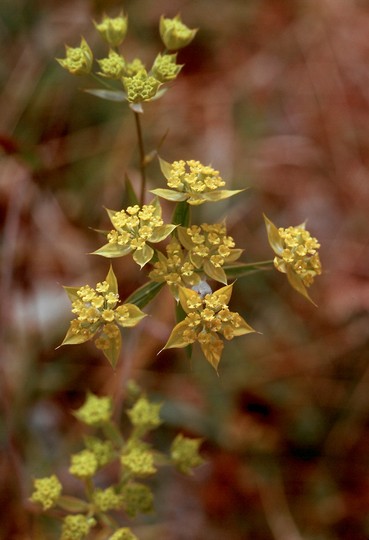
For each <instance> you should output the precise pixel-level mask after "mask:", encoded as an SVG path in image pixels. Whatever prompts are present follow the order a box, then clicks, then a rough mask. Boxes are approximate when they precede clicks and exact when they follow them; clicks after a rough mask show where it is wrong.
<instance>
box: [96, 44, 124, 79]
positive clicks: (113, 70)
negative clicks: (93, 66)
mask: <svg viewBox="0 0 369 540" xmlns="http://www.w3.org/2000/svg"><path fill="white" fill-rule="evenodd" d="M97 62H98V64H99V66H100V69H101V71H100V72H98V75H101V76H102V77H107V78H108V79H117V80H119V79H121V78H122V77H123V75H124V73H125V68H126V63H125V61H124V58H123V57H122V56H121V55H120V54H118V53H117V52H115V51H112V50H110V51H109V56H108V58H102V59H101V60H98V61H97Z"/></svg>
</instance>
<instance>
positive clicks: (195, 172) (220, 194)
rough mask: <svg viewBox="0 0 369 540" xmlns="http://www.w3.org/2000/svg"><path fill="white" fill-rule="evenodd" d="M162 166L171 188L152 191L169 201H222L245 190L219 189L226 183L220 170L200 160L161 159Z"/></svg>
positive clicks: (198, 202)
mask: <svg viewBox="0 0 369 540" xmlns="http://www.w3.org/2000/svg"><path fill="white" fill-rule="evenodd" d="M160 168H161V171H162V173H163V175H164V177H165V178H166V180H167V185H168V188H169V189H161V188H159V189H153V190H152V191H151V193H154V194H155V195H158V196H159V197H162V198H163V199H167V200H168V201H176V202H180V201H187V203H188V204H191V205H199V204H203V203H204V202H209V201H211V202H214V201H220V200H222V199H226V198H228V197H231V196H232V195H236V193H240V192H241V191H243V190H242V189H241V190H240V189H239V190H225V189H219V188H220V187H222V186H224V185H225V182H224V180H223V179H222V178H221V176H220V174H219V171H216V170H215V169H213V168H212V167H210V166H205V165H202V164H201V163H200V162H199V161H195V160H190V161H183V160H181V161H174V162H173V163H168V162H167V161H164V160H163V159H160Z"/></svg>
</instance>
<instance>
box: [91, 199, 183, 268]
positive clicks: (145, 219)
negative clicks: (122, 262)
mask: <svg viewBox="0 0 369 540" xmlns="http://www.w3.org/2000/svg"><path fill="white" fill-rule="evenodd" d="M107 212H108V215H109V218H110V221H111V222H112V224H113V226H114V230H112V231H110V232H109V233H108V235H107V239H108V243H107V244H105V245H104V246H102V247H101V248H100V249H98V250H97V251H95V252H94V253H95V254H96V255H101V256H103V257H108V258H113V257H122V256H124V255H128V253H131V252H133V259H134V261H135V262H136V263H137V264H139V265H140V267H141V268H142V267H143V266H145V264H147V263H148V262H149V261H150V260H151V259H152V257H153V256H154V250H153V248H152V247H151V246H149V245H148V243H152V244H155V243H157V242H161V241H162V240H164V239H165V238H167V236H169V235H170V233H171V232H173V230H174V229H175V228H176V225H165V224H164V222H163V220H162V218H161V208H160V205H159V203H158V202H157V201H156V200H155V201H154V202H152V203H151V204H148V205H146V204H145V205H144V206H142V208H141V207H140V206H138V205H136V206H131V207H128V208H127V209H126V210H120V211H118V212H115V211H114V210H107Z"/></svg>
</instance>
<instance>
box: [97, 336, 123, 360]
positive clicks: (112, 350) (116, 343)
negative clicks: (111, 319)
mask: <svg viewBox="0 0 369 540" xmlns="http://www.w3.org/2000/svg"><path fill="white" fill-rule="evenodd" d="M121 347H122V336H121V334H120V332H119V333H118V334H117V335H116V337H114V338H109V348H108V349H103V351H102V352H103V353H104V356H105V357H106V358H107V359H108V361H109V364H110V365H111V366H112V368H113V369H115V367H116V365H117V363H118V360H119V355H120V350H121Z"/></svg>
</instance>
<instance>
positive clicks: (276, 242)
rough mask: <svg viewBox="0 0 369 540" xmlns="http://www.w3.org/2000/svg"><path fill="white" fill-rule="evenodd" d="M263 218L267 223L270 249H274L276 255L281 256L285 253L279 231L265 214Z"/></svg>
mask: <svg viewBox="0 0 369 540" xmlns="http://www.w3.org/2000/svg"><path fill="white" fill-rule="evenodd" d="M263 216H264V221H265V226H266V230H267V234H268V240H269V244H270V247H271V248H272V250H273V251H274V253H275V254H276V255H281V254H282V252H283V241H282V239H281V237H280V235H279V232H278V229H277V227H276V226H275V225H274V223H273V222H272V221H270V219H268V218H267V217H266V215H265V214H263Z"/></svg>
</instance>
